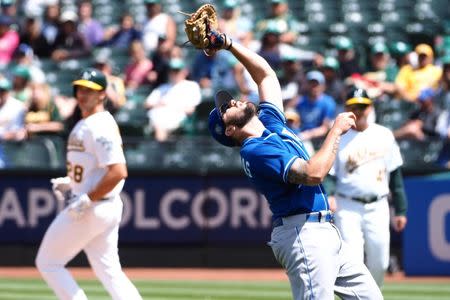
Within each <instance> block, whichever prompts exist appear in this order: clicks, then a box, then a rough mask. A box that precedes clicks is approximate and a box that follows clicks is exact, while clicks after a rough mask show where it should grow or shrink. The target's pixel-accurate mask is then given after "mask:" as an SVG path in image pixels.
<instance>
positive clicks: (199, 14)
mask: <svg viewBox="0 0 450 300" xmlns="http://www.w3.org/2000/svg"><path fill="white" fill-rule="evenodd" d="M183 14H185V15H187V16H189V18H188V19H187V20H185V21H184V31H185V32H186V35H187V37H188V39H189V42H191V43H192V45H194V47H195V48H197V49H203V51H204V52H205V54H206V55H208V56H209V55H212V54H213V53H214V52H215V51H218V50H220V49H230V48H231V45H232V41H231V39H230V38H228V37H227V36H226V35H225V34H224V33H220V32H219V31H218V30H217V27H218V22H217V13H216V9H215V8H214V6H213V5H211V4H204V5H202V6H200V7H199V8H198V9H197V11H196V12H194V13H192V14H186V13H183Z"/></svg>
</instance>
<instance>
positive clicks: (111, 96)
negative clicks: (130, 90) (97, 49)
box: [94, 53, 127, 115]
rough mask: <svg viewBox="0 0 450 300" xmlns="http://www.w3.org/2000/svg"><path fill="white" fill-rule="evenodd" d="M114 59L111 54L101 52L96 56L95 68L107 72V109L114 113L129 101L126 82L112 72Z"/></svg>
mask: <svg viewBox="0 0 450 300" xmlns="http://www.w3.org/2000/svg"><path fill="white" fill-rule="evenodd" d="M112 62H113V60H112V59H111V58H110V56H109V55H105V54H102V53H99V54H98V55H97V56H96V57H95V62H94V68H96V69H98V70H100V71H102V72H103V74H105V76H106V81H107V84H108V85H107V87H106V99H105V103H104V105H105V109H106V110H107V111H109V112H110V113H111V114H112V115H114V114H115V113H116V112H117V111H118V110H119V109H120V108H121V107H122V106H123V105H124V104H125V102H126V101H127V97H126V93H125V92H126V89H125V82H124V81H123V79H122V78H120V77H118V76H115V75H113V74H112V69H113V68H112V66H111V63H112Z"/></svg>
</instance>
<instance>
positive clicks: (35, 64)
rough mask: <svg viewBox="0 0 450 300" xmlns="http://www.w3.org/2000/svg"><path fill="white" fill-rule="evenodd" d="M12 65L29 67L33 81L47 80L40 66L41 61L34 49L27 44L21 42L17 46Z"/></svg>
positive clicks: (42, 81) (41, 81)
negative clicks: (35, 54)
mask: <svg viewBox="0 0 450 300" xmlns="http://www.w3.org/2000/svg"><path fill="white" fill-rule="evenodd" d="M12 65H15V66H22V67H25V68H27V69H28V71H29V72H30V77H31V78H30V81H32V82H37V83H44V82H45V81H46V78H45V73H44V72H43V71H42V69H41V68H40V67H39V61H38V60H37V59H36V58H35V56H34V52H33V49H32V48H31V47H30V46H28V45H27V44H20V45H19V47H17V49H16V53H15V54H14V60H13V61H12Z"/></svg>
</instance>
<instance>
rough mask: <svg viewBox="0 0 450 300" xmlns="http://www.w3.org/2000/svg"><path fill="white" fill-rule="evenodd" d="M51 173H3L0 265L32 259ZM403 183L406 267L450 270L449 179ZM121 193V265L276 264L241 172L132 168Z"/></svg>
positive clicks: (265, 225)
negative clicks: (204, 173) (162, 172)
mask: <svg viewBox="0 0 450 300" xmlns="http://www.w3.org/2000/svg"><path fill="white" fill-rule="evenodd" d="M50 175H51V176H49V174H48V173H47V174H39V173H34V174H31V173H29V172H28V173H20V172H19V173H15V174H8V175H7V176H6V175H2V176H1V177H0V230H1V233H2V234H0V253H1V254H2V255H0V265H2V264H3V265H5V264H7V265H11V264H13V263H14V262H17V263H20V264H23V265H27V264H30V263H32V262H33V256H34V253H35V251H36V247H37V245H38V244H39V241H40V240H41V239H42V236H43V234H44V232H45V230H46V228H47V227H48V225H49V224H50V222H51V220H52V219H53V218H54V217H55V215H56V214H57V212H58V211H59V210H61V209H62V206H61V205H60V204H59V203H57V202H56V200H55V199H54V197H53V195H52V192H51V186H50V184H49V178H50V177H53V176H57V175H58V174H50ZM405 186H406V190H407V194H408V198H409V206H410V208H409V214H408V221H409V222H408V225H407V229H406V231H405V234H404V236H403V237H404V241H403V242H404V247H403V264H404V267H405V271H406V273H407V274H410V275H450V242H449V241H450V180H449V179H448V178H431V177H411V178H406V179H405ZM122 199H123V201H124V214H123V219H122V223H121V228H120V242H121V250H120V251H121V257H122V262H123V263H124V265H129V266H183V267H186V266H201V267H208V266H221V267H226V266H230V267H237V266H249V267H258V266H264V267H271V266H277V263H276V262H275V261H274V260H273V258H272V254H271V250H270V248H269V247H268V246H267V245H266V242H267V240H268V239H269V238H270V230H271V229H270V226H271V225H270V211H269V208H268V206H267V201H266V200H265V199H264V197H263V196H261V195H260V194H259V193H256V192H255V191H254V190H253V189H252V187H251V186H250V184H249V182H248V181H247V179H246V178H245V177H243V176H242V175H240V174H237V175H236V174H234V175H218V174H216V175H211V176H189V175H178V176H174V175H164V176H149V175H145V174H143V173H140V174H139V173H137V174H133V173H131V176H130V178H128V179H127V181H126V184H125V188H124V191H123V193H122ZM393 237H394V238H395V237H397V238H398V237H399V236H398V235H395V234H393ZM400 238H401V236H400ZM80 261H83V259H81V260H80Z"/></svg>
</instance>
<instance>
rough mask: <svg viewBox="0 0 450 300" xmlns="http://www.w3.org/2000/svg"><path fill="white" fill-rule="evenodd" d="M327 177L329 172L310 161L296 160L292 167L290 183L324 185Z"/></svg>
mask: <svg viewBox="0 0 450 300" xmlns="http://www.w3.org/2000/svg"><path fill="white" fill-rule="evenodd" d="M326 175H327V172H324V171H323V170H322V168H318V167H315V166H314V165H311V164H310V162H309V161H306V160H304V159H296V160H295V162H294V163H293V164H292V166H291V169H290V171H289V174H288V179H289V182H290V183H295V184H303V185H310V186H314V185H318V184H320V183H322V181H323V180H324V179H325V176H326Z"/></svg>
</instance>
